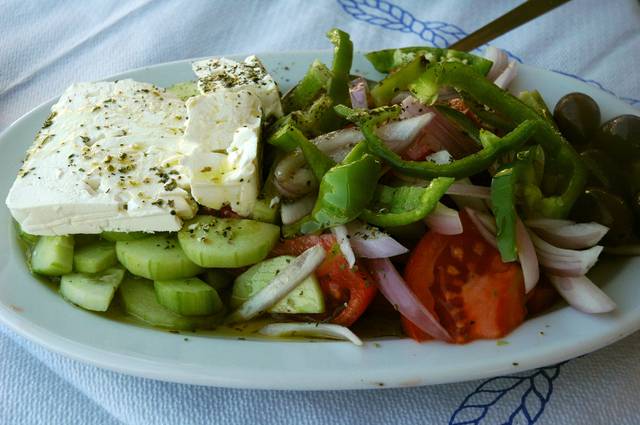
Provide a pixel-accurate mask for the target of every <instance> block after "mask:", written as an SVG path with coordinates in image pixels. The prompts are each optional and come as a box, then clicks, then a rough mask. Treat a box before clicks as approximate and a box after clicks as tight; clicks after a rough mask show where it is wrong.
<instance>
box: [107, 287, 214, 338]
mask: <svg viewBox="0 0 640 425" xmlns="http://www.w3.org/2000/svg"><path fill="white" fill-rule="evenodd" d="M118 292H119V293H120V299H121V301H122V305H123V306H124V308H125V310H126V311H127V313H128V314H129V315H131V316H133V317H135V318H137V319H139V320H142V321H143V322H145V323H148V324H150V325H152V326H156V327H160V328H164V329H170V330H184V331H193V330H196V329H213V328H215V327H216V326H218V325H219V324H220V323H222V319H223V317H224V310H223V311H221V312H220V313H218V314H215V315H212V316H201V317H195V316H194V317H186V316H181V315H179V314H177V313H174V312H173V311H171V310H169V309H167V308H165V307H163V306H162V305H160V303H158V301H157V299H156V293H155V290H154V288H153V282H151V281H150V280H147V279H139V278H133V277H127V278H125V279H124V281H123V282H122V284H121V285H120V290H119V291H118Z"/></svg>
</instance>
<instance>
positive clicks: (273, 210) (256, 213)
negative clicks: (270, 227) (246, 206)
mask: <svg viewBox="0 0 640 425" xmlns="http://www.w3.org/2000/svg"><path fill="white" fill-rule="evenodd" d="M270 203H271V201H270V200H269V201H268V200H266V199H258V200H257V201H256V204H255V205H254V206H253V212H252V213H251V218H252V219H254V220H257V221H262V222H264V223H275V222H276V219H277V218H278V211H279V208H278V207H279V204H277V203H276V204H275V205H274V206H272V207H271V206H269V204H270Z"/></svg>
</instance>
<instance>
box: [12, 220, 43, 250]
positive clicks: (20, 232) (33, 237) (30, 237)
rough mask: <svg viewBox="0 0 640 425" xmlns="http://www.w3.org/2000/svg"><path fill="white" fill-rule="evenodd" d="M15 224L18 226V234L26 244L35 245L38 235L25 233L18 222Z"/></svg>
mask: <svg viewBox="0 0 640 425" xmlns="http://www.w3.org/2000/svg"><path fill="white" fill-rule="evenodd" d="M16 226H17V228H18V236H19V237H20V239H22V240H23V241H24V242H26V243H27V244H28V245H30V246H31V245H35V244H36V242H38V239H40V236H38V235H32V234H31V233H27V232H25V231H24V230H22V226H20V224H18V223H16Z"/></svg>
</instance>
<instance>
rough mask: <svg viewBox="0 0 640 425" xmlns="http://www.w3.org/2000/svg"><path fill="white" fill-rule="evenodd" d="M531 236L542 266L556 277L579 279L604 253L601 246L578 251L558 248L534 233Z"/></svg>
mask: <svg viewBox="0 0 640 425" xmlns="http://www.w3.org/2000/svg"><path fill="white" fill-rule="evenodd" d="M529 236H530V237H531V241H532V242H533V245H534V246H535V247H536V253H537V254H538V261H539V262H540V265H542V267H544V268H545V269H546V270H547V271H549V272H550V273H552V274H554V275H556V276H563V277H578V276H582V275H585V274H587V272H588V271H589V270H590V269H591V267H593V266H594V264H595V263H596V262H597V261H598V256H599V255H600V253H601V252H602V247H601V246H594V247H591V248H589V249H585V250H581V251H578V250H573V249H565V248H558V247H557V246H554V245H551V244H550V243H548V242H546V241H544V240H543V239H542V238H540V237H539V236H537V235H536V234H535V233H533V232H530V233H529Z"/></svg>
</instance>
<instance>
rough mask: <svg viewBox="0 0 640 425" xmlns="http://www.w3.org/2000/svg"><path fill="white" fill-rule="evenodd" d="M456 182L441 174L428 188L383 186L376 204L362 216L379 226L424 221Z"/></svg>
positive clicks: (380, 188) (379, 190) (377, 195)
mask: <svg viewBox="0 0 640 425" xmlns="http://www.w3.org/2000/svg"><path fill="white" fill-rule="evenodd" d="M453 182H454V179H453V178H451V177H439V178H437V179H434V180H432V181H431V183H430V184H429V186H427V187H417V186H400V187H389V186H382V185H379V186H378V188H377V189H376V192H375V195H374V199H373V203H372V206H370V207H369V208H367V209H365V210H364V211H363V212H362V214H361V215H360V218H361V219H362V220H364V221H366V222H368V223H371V224H374V225H376V226H382V227H389V226H403V225H406V224H410V223H413V222H416V221H418V220H422V219H423V218H424V217H426V216H427V214H429V213H430V212H431V211H433V209H434V208H435V207H436V206H437V205H438V201H439V200H440V198H442V196H443V195H444V194H445V192H446V191H447V189H448V188H449V186H450V185H451V184H452V183H453Z"/></svg>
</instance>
